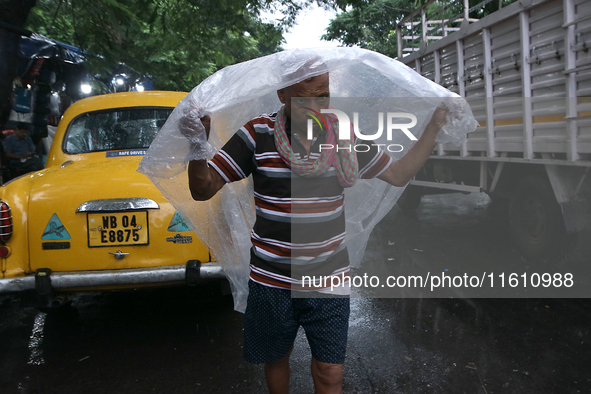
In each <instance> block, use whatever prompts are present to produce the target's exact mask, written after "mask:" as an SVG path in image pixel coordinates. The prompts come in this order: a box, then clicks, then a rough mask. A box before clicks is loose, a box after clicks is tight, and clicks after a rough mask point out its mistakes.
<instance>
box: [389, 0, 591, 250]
mask: <svg viewBox="0 0 591 394" xmlns="http://www.w3.org/2000/svg"><path fill="white" fill-rule="evenodd" d="M490 2H491V0H485V1H483V2H481V3H479V4H477V5H474V6H472V7H469V4H468V0H465V1H464V12H463V14H460V15H457V16H455V17H454V16H452V17H450V18H448V19H445V18H442V17H439V19H437V16H436V17H431V16H429V14H428V11H429V10H430V9H433V8H434V7H433V6H432V4H433V3H434V1H428V2H426V3H425V4H424V5H423V6H422V7H420V8H419V9H417V10H415V11H414V12H412V13H411V14H409V15H408V16H407V17H406V18H404V19H403V20H401V21H400V22H399V23H398V25H397V39H398V60H399V61H401V62H403V63H404V64H406V65H407V66H409V67H410V68H412V69H414V70H415V71H417V72H418V73H420V74H421V75H422V76H423V77H425V78H428V79H430V80H432V81H434V82H436V83H438V84H440V85H442V86H444V87H445V88H447V89H449V90H450V91H452V92H455V93H457V94H458V95H460V96H462V97H464V98H465V99H466V100H467V101H468V103H469V104H470V107H471V109H472V112H473V114H474V116H475V118H476V120H477V121H478V122H479V127H477V129H476V131H474V132H473V133H470V134H469V135H468V137H467V140H466V141H465V142H464V143H463V144H462V145H461V146H459V147H456V146H453V145H451V144H439V145H438V146H437V147H436V149H435V150H434V152H433V154H432V155H431V157H430V158H429V160H428V161H427V163H426V164H425V166H424V168H423V169H422V170H421V171H420V172H419V173H418V174H417V175H416V176H415V178H414V179H413V180H412V181H411V183H410V185H409V187H408V188H407V190H406V191H405V193H404V194H403V196H402V197H401V199H400V200H399V203H398V205H399V206H401V207H402V208H403V209H414V208H416V207H417V206H418V204H419V203H420V199H421V196H422V195H425V194H430V193H441V192H464V193H470V192H484V193H487V194H488V195H489V196H490V197H491V199H492V200H493V202H495V201H498V202H499V205H500V206H505V207H507V208H508V212H509V214H508V215H507V217H508V221H509V223H508V225H509V228H510V231H511V234H512V238H513V239H514V240H515V243H516V246H517V247H518V248H519V249H520V250H521V252H522V253H523V254H524V255H525V256H526V257H529V258H531V259H539V258H541V257H546V256H556V253H560V255H562V254H563V253H564V252H565V251H566V250H567V248H568V247H569V245H572V244H573V239H576V238H577V235H580V234H585V232H586V231H587V230H589V229H590V228H591V174H590V169H591V53H590V51H589V48H590V47H591V1H588V0H520V1H516V2H513V3H511V4H509V5H507V6H505V7H501V5H502V2H501V3H499V9H498V10H497V11H495V12H492V13H490V14H488V15H487V16H485V17H483V18H481V19H475V18H470V16H471V14H473V13H474V11H475V10H478V9H482V7H485V6H486V5H487V4H488V3H490ZM430 6H431V7H430ZM439 11H441V8H440V9H439ZM580 241H582V240H581V239H579V242H580Z"/></svg>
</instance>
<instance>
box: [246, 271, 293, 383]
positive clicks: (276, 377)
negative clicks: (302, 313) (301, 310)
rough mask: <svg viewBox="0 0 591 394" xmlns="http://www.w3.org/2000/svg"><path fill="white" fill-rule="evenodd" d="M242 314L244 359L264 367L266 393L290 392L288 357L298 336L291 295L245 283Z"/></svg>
mask: <svg viewBox="0 0 591 394" xmlns="http://www.w3.org/2000/svg"><path fill="white" fill-rule="evenodd" d="M248 289H249V293H248V303H247V305H246V312H245V314H244V358H245V360H246V361H248V362H250V363H253V364H263V363H264V364H265V378H266V380H267V385H268V387H269V392H271V393H273V394H275V393H288V392H289V355H290V354H291V351H292V350H293V342H294V340H295V338H296V336H297V333H298V327H299V325H298V323H297V321H296V320H295V318H294V311H293V308H292V299H291V291H289V290H285V289H277V288H273V287H268V286H263V285H261V284H259V283H256V282H253V281H252V280H251V281H249V282H248Z"/></svg>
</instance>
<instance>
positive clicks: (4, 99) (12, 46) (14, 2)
mask: <svg viewBox="0 0 591 394" xmlns="http://www.w3.org/2000/svg"><path fill="white" fill-rule="evenodd" d="M36 3H37V0H2V2H1V3H0V130H3V129H4V125H5V124H6V122H7V121H8V117H9V115H10V107H11V101H10V99H11V97H12V82H13V81H14V79H15V78H16V77H17V72H18V66H19V57H18V51H19V45H20V40H21V35H27V33H28V34H30V32H28V31H26V30H24V29H23V26H24V25H25V22H26V20H27V17H28V16H29V12H30V11H31V8H33V6H35V4H36Z"/></svg>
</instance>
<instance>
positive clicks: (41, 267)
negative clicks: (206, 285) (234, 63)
mask: <svg viewBox="0 0 591 394" xmlns="http://www.w3.org/2000/svg"><path fill="white" fill-rule="evenodd" d="M185 95H186V93H179V92H141V93H140V92H131V93H116V94H109V95H102V96H95V97H91V98H87V99H84V100H81V101H79V102H77V103H75V104H73V105H72V106H71V107H70V108H69V109H68V110H67V111H66V113H65V114H64V117H63V119H62V120H61V122H60V124H59V127H58V129H57V131H56V135H55V138H54V140H53V143H52V146H51V149H50V151H49V154H48V158H47V164H46V168H45V169H43V170H41V171H38V172H34V173H30V174H26V175H24V176H22V177H20V178H17V179H14V180H12V181H11V182H9V183H7V184H6V185H4V186H2V187H0V260H1V270H2V277H1V278H0V293H5V292H15V291H23V290H29V289H36V291H37V292H38V293H40V294H42V295H47V296H49V295H52V299H56V297H55V296H56V295H59V294H60V293H64V292H80V291H89V290H97V289H98V290H104V289H122V288H137V287H146V286H164V285H172V284H195V283H197V282H198V281H199V279H200V278H224V273H223V271H222V269H221V267H220V265H219V264H217V263H216V262H214V261H212V259H211V257H210V253H209V249H208V247H207V246H206V245H204V244H202V243H201V242H200V241H199V239H198V238H197V237H196V236H195V234H194V233H193V232H192V231H191V230H190V229H189V227H188V226H187V224H186V223H185V221H184V220H183V219H182V218H181V217H180V215H179V214H178V213H177V212H176V211H175V209H174V208H173V207H172V206H171V205H170V204H169V203H168V201H167V200H166V199H165V198H164V197H163V196H162V194H161V193H160V192H159V191H158V189H157V188H156V187H155V186H154V185H153V184H152V182H151V181H150V180H149V179H148V178H147V177H146V176H145V175H143V174H140V173H138V172H136V169H137V168H138V164H139V162H140V160H141V159H142V157H143V155H144V154H145V153H146V151H147V149H148V147H149V146H150V144H151V142H152V140H153V139H154V137H155V136H156V134H157V133H158V131H159V130H160V128H161V127H162V125H163V124H164V122H165V121H166V119H167V118H168V116H169V115H170V113H171V112H172V110H173V108H174V107H175V106H176V105H177V104H178V102H179V101H180V100H181V99H182V98H183V97H184V96H185ZM201 224H202V225H204V226H207V218H203V222H202V223H201Z"/></svg>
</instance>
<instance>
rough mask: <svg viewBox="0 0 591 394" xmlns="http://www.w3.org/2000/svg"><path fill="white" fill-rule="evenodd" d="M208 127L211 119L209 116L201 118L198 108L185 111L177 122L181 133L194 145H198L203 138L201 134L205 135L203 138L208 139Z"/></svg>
mask: <svg viewBox="0 0 591 394" xmlns="http://www.w3.org/2000/svg"><path fill="white" fill-rule="evenodd" d="M210 126H211V118H210V117H209V115H205V116H201V109H200V108H187V109H185V111H184V112H183V116H182V117H181V119H180V121H179V129H180V131H181V133H182V134H183V135H184V136H185V137H187V139H189V141H191V142H194V143H198V142H199V141H200V138H203V137H202V134H203V133H205V138H206V139H209V130H210Z"/></svg>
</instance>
